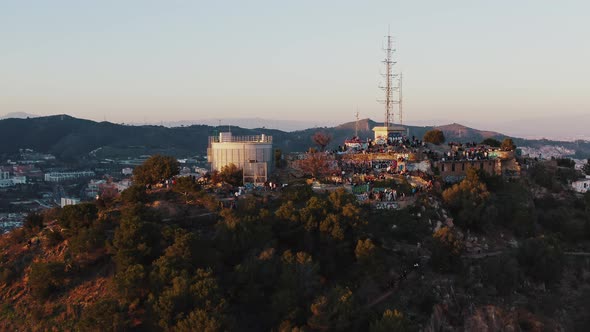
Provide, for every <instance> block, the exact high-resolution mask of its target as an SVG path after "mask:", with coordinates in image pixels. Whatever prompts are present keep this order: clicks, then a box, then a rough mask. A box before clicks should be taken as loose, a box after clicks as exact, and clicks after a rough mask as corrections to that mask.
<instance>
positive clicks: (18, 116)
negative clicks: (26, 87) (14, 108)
mask: <svg viewBox="0 0 590 332" xmlns="http://www.w3.org/2000/svg"><path fill="white" fill-rule="evenodd" d="M38 117H39V116H38V115H35V114H30V113H25V112H10V113H7V114H6V115H3V116H0V120H4V119H26V118H38Z"/></svg>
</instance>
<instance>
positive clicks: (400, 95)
mask: <svg viewBox="0 0 590 332" xmlns="http://www.w3.org/2000/svg"><path fill="white" fill-rule="evenodd" d="M397 92H398V98H399V99H398V101H397V104H398V105H399V124H400V125H403V124H404V121H403V115H404V113H403V108H402V73H399V86H398V88H397Z"/></svg>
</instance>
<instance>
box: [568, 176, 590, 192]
mask: <svg viewBox="0 0 590 332" xmlns="http://www.w3.org/2000/svg"><path fill="white" fill-rule="evenodd" d="M572 187H573V188H574V190H575V191H577V192H579V193H585V192H588V191H590V175H586V178H585V179H583V180H578V181H574V182H572Z"/></svg>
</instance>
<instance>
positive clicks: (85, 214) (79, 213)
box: [58, 203, 98, 231]
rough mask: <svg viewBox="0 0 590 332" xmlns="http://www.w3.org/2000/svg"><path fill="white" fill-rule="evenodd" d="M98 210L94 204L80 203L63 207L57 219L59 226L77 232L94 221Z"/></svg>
mask: <svg viewBox="0 0 590 332" xmlns="http://www.w3.org/2000/svg"><path fill="white" fill-rule="evenodd" d="M97 215H98V208H97V207H96V205H95V204H94V203H81V204H76V205H68V206H64V208H63V209H62V210H61V215H60V216H59V218H58V222H59V224H60V225H61V226H62V227H64V228H69V229H72V230H74V231H75V230H77V229H80V228H82V227H88V226H90V225H91V224H92V222H93V221H95V220H96V218H97Z"/></svg>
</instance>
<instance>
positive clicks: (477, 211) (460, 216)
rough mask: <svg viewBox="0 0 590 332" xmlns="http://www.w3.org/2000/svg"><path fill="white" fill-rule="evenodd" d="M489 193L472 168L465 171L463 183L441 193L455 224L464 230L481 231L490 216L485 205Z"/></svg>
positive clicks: (487, 206) (488, 209)
mask: <svg viewBox="0 0 590 332" xmlns="http://www.w3.org/2000/svg"><path fill="white" fill-rule="evenodd" d="M489 197H490V193H489V191H488V189H487V186H486V184H485V183H483V182H482V181H481V180H480V177H479V174H478V172H477V171H476V170H475V169H474V168H469V169H468V170H467V176H466V177H465V179H464V180H463V181H461V182H460V183H458V184H455V185H453V186H452V187H451V188H448V189H446V190H445V191H443V193H442V198H443V201H444V202H445V204H447V206H448V207H449V209H450V210H451V212H452V213H453V215H454V216H455V218H456V219H455V222H456V223H457V224H458V225H460V226H462V227H465V228H470V229H481V228H482V227H483V224H484V223H486V221H487V218H486V217H487V216H489V215H490V208H489V205H488V204H487V202H488V200H489Z"/></svg>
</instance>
